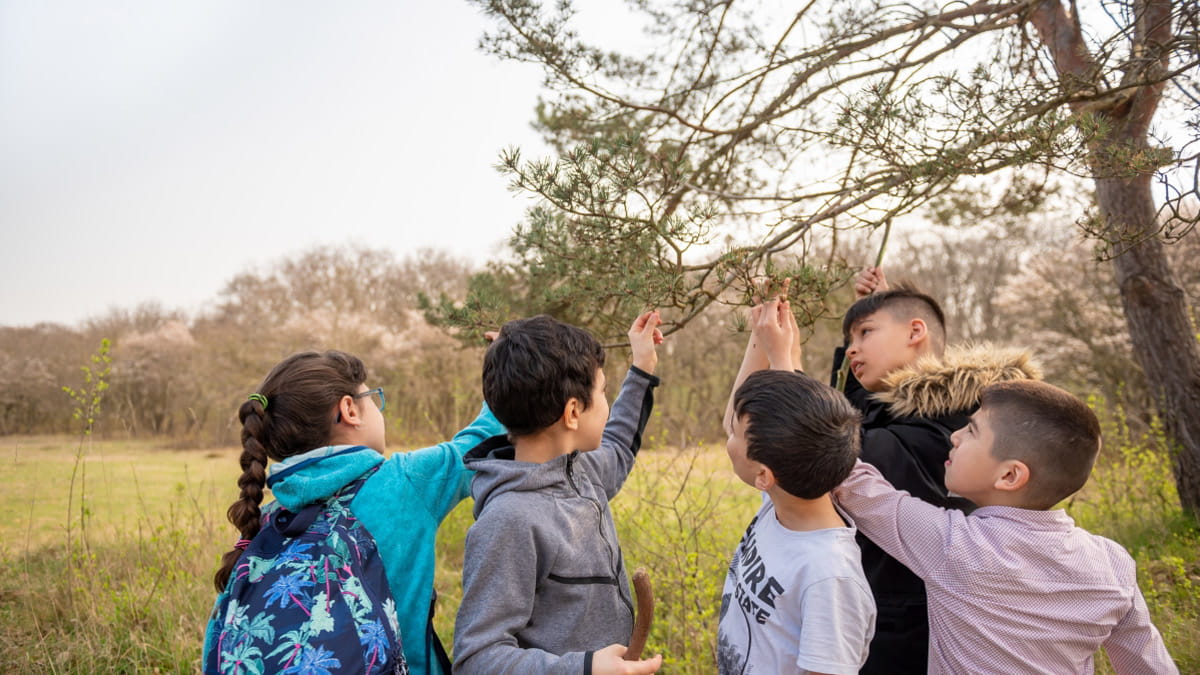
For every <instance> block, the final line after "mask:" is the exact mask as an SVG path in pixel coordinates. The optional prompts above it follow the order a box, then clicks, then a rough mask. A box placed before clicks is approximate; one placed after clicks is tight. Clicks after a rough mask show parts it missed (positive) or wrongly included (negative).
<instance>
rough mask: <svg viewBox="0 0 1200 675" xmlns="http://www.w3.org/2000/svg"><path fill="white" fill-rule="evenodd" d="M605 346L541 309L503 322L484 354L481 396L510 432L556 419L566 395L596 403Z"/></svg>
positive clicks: (528, 431)
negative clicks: (536, 312)
mask: <svg viewBox="0 0 1200 675" xmlns="http://www.w3.org/2000/svg"><path fill="white" fill-rule="evenodd" d="M602 367H604V347H603V346H601V345H600V343H599V342H598V341H597V340H596V338H594V337H592V335H591V334H590V333H588V332H587V331H585V330H583V329H582V328H576V327H575V326H572V325H570V324H566V323H563V322H562V321H559V320H558V319H555V318H553V317H550V316H547V315H545V314H541V315H538V316H535V317H531V318H528V319H515V320H513V321H509V322H508V323H506V324H504V326H503V327H501V328H500V335H499V336H498V337H497V338H496V340H495V341H494V342H492V346H491V347H489V348H488V350H487V353H486V354H485V355H484V357H483V398H484V400H485V401H487V404H488V407H489V408H491V409H492V413H493V414H494V415H495V416H496V419H497V420H499V422H500V423H501V424H503V425H504V426H505V427H506V428H507V429H508V433H509V435H510V436H513V437H519V436H528V435H530V434H533V433H536V432H538V431H541V430H542V429H545V428H546V427H548V426H550V425H551V424H554V421H555V420H557V419H558V418H559V417H560V416H561V415H562V414H563V409H564V408H565V407H566V405H567V401H568V400H570V399H572V398H575V399H578V400H579V401H580V402H581V403H583V407H584V408H585V409H586V408H587V407H588V406H590V405H591V404H592V387H594V386H595V380H596V371H597V370H599V369H600V368H602Z"/></svg>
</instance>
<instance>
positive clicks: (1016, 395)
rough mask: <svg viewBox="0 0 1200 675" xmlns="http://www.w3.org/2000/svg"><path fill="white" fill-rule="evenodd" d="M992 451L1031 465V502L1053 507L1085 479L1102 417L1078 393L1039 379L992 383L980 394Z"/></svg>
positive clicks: (1033, 505)
mask: <svg viewBox="0 0 1200 675" xmlns="http://www.w3.org/2000/svg"><path fill="white" fill-rule="evenodd" d="M980 409H981V410H985V411H986V412H987V416H988V422H989V424H990V426H991V428H992V433H993V435H994V440H993V443H992V456H993V457H995V458H996V459H1000V460H1005V459H1018V460H1020V461H1022V462H1024V463H1025V465H1026V466H1028V467H1029V488H1030V489H1029V496H1030V500H1031V501H1030V502H1029V505H1028V506H1029V508H1034V509H1049V508H1052V507H1053V506H1054V505H1055V504H1057V503H1059V502H1061V501H1062V500H1064V499H1066V498H1067V497H1069V496H1071V495H1072V494H1074V493H1075V492H1078V491H1079V489H1080V488H1082V487H1083V485H1084V483H1086V482H1087V479H1088V476H1089V475H1091V473H1092V466H1093V465H1094V464H1095V463H1096V456H1097V455H1098V454H1099V453H1100V421H1099V420H1097V419H1096V413H1094V412H1092V410H1091V408H1089V407H1087V405H1086V404H1085V403H1084V402H1083V401H1080V400H1079V399H1078V398H1076V397H1075V396H1074V395H1072V394H1070V393H1068V392H1066V391H1063V390H1062V389H1059V388H1058V387H1056V386H1054V385H1052V384H1046V383H1045V382H1039V381H1037V380H1015V381H1012V382H1000V383H997V384H993V385H990V386H988V387H986V388H985V389H984V390H983V395H982V396H981V397H980Z"/></svg>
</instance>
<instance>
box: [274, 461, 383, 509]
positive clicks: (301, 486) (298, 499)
mask: <svg viewBox="0 0 1200 675" xmlns="http://www.w3.org/2000/svg"><path fill="white" fill-rule="evenodd" d="M382 463H383V455H381V454H379V453H378V452H377V451H375V450H372V449H371V448H368V447H366V446H365V445H330V446H326V447H324V448H317V449H315V450H309V451H308V452H305V453H301V454H299V455H294V456H292V457H288V458H287V459H285V460H283V461H282V462H277V463H275V464H272V465H271V469H270V474H269V475H268V476H267V487H269V488H271V494H272V495H273V496H274V497H275V499H276V500H277V501H278V502H279V503H280V504H282V505H283V507H284V508H285V509H287V510H289V511H297V510H299V509H301V508H303V507H305V506H307V505H309V504H312V503H314V502H319V501H322V500H325V499H328V498H329V497H331V496H333V495H334V494H336V493H337V491H338V490H341V489H342V488H343V487H345V486H347V485H349V484H350V483H351V482H353V481H354V480H355V479H357V478H358V477H359V476H361V475H363V474H364V473H366V472H367V471H368V470H370V469H372V468H374V467H375V466H377V465H379V464H382Z"/></svg>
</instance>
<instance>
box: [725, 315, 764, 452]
mask: <svg viewBox="0 0 1200 675" xmlns="http://www.w3.org/2000/svg"><path fill="white" fill-rule="evenodd" d="M762 307H763V306H762V305H755V306H754V307H752V308H751V309H750V325H751V326H754V324H756V323H758V317H759V315H760V314H762ZM770 367H771V364H770V362H769V361H767V354H766V352H764V351H763V350H762V349H760V348H759V346H758V342H757V340H756V336H755V334H754V332H753V331H751V332H750V337H749V338H748V339H747V341H746V353H745V354H744V355H742V365H741V366H740V367H739V368H738V372H737V376H735V377H734V378H733V387H732V388H731V389H730V390H729V401H728V402H727V403H726V404H725V417H724V418H722V420H721V428H722V429H725V432H726V433H729V430H730V429H732V428H733V397H734V394H736V393H737V390H738V387H741V386H742V383H743V382H745V381H746V378H747V377H750V373H753V372H757V371H759V370H766V369H767V368H770Z"/></svg>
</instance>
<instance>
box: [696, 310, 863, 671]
mask: <svg viewBox="0 0 1200 675" xmlns="http://www.w3.org/2000/svg"><path fill="white" fill-rule="evenodd" d="M753 321H754V331H753V334H752V336H751V338H750V344H749V345H748V346H747V348H746V356H745V359H743V362H742V367H741V369H740V370H739V372H738V377H737V380H736V381H735V383H734V393H733V395H732V396H731V397H730V401H729V406H728V408H727V410H726V414H725V428H726V431H727V432H728V434H729V438H728V440H727V441H726V449H727V450H728V452H729V459H730V462H732V464H733V471H734V473H736V474H737V476H738V478H741V479H742V480H743V481H745V482H746V483H747V484H749V485H753V486H754V487H756V488H758V489H759V490H761V491H762V492H763V505H762V508H761V509H760V510H759V512H758V515H756V516H755V517H754V520H752V521H751V522H750V526H749V527H748V528H747V529H746V534H745V535H744V536H743V537H742V541H741V543H740V544H738V548H737V551H736V552H735V553H734V556H733V559H732V561H731V562H730V565H729V574H728V576H727V577H726V578H725V590H724V592H723V593H722V598H721V619H720V626H719V628H718V632H717V636H718V644H717V665H718V668H719V670H720V672H721V674H722V675H731V674H733V673H771V674H772V675H775V674H779V675H783V674H786V673H847V674H854V673H857V672H858V670H859V668H860V667H861V666H862V664H863V663H864V662H865V661H866V658H867V648H868V646H869V645H870V642H871V636H872V635H873V634H874V632H875V601H874V599H873V597H872V595H871V589H870V586H868V585H867V580H866V578H865V577H864V576H863V572H862V561H861V556H860V553H859V548H858V544H857V543H856V542H855V541H854V535H855V529H854V524H853V523H852V522H850V520H849V518H847V517H846V516H845V514H843V513H841V512H840V511H839V510H837V508H836V507H834V505H833V502H832V500H831V499H830V496H829V491H830V490H831V489H833V488H834V487H836V486H837V485H838V484H839V483H841V482H842V480H843V479H845V478H846V476H847V475H848V474H849V473H850V470H851V468H853V466H854V462H855V460H856V459H857V457H858V452H859V445H860V435H861V434H860V430H859V424H860V422H859V414H858V412H857V411H856V410H855V409H854V407H853V406H851V405H850V403H849V402H848V401H847V400H846V399H845V397H844V396H842V395H841V394H839V393H838V392H837V391H835V390H834V389H833V388H831V387H829V386H828V385H825V384H823V383H821V382H818V381H817V380H814V379H812V378H810V377H807V376H806V375H804V374H802V373H798V372H794V371H793V370H792V367H793V366H792V364H793V361H795V362H798V358H794V357H797V356H798V355H797V354H796V352H798V351H799V341H798V339H797V337H796V336H797V329H796V322H795V319H794V318H793V317H792V314H791V310H790V308H789V307H788V305H787V303H786V302H781V301H778V300H773V301H771V302H768V303H766V304H764V305H760V306H758V307H755V308H754V310H753ZM768 367H770V368H773V370H763V369H764V368H768ZM756 371H762V372H756Z"/></svg>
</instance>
